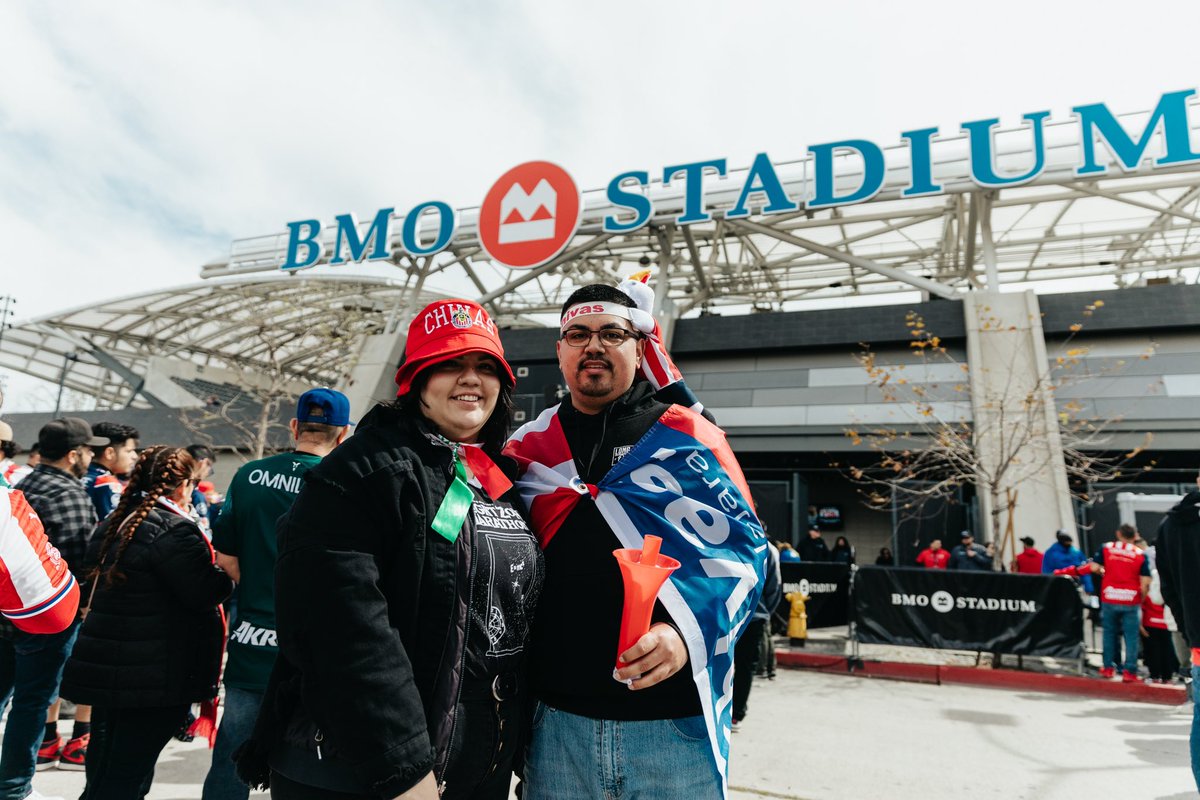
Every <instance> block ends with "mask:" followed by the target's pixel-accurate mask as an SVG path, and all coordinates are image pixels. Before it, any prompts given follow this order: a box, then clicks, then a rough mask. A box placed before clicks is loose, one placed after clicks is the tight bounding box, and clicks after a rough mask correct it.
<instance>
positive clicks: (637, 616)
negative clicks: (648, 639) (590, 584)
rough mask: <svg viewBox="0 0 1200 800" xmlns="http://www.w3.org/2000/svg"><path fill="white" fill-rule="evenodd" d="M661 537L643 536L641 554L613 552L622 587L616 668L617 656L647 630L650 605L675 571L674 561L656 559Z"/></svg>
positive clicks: (676, 563)
mask: <svg viewBox="0 0 1200 800" xmlns="http://www.w3.org/2000/svg"><path fill="white" fill-rule="evenodd" d="M661 546H662V537H659V536H646V538H645V540H644V541H643V542H642V549H641V550H634V549H632V548H630V549H624V550H613V555H614V556H615V557H616V559H617V566H619V567H620V568H621V580H622V581H624V583H625V604H624V606H622V608H621V635H620V638H619V640H618V642H617V668H618V669H620V668H621V667H622V666H623V664H622V662H621V653H624V652H625V651H626V650H628V649H629V648H631V647H633V646H634V645H635V644H637V641H638V639H641V638H642V637H643V636H645V635H646V633H647V632H648V631H649V630H650V616H651V615H652V614H653V613H654V601H655V599H656V598H657V597H658V590H659V589H661V588H662V585H663V583H665V582H666V580H667V578H669V577H671V573H672V572H674V571H675V570H677V569H679V562H678V561H676V560H675V559H673V558H671V557H669V556H664V555H659V552H658V549H659V547H661Z"/></svg>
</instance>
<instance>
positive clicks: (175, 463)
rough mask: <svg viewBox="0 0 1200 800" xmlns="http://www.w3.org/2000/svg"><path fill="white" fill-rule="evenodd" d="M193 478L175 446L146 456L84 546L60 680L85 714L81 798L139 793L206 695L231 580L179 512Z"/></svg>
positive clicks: (213, 679)
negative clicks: (77, 619) (87, 728)
mask: <svg viewBox="0 0 1200 800" xmlns="http://www.w3.org/2000/svg"><path fill="white" fill-rule="evenodd" d="M197 480H198V477H197V476H196V462H195V460H194V459H193V458H192V457H191V456H190V455H188V453H187V451H186V450H184V449H183V448H179V447H163V446H157V447H151V448H149V449H147V450H146V451H145V452H143V453H142V454H141V457H140V458H139V459H138V462H137V464H136V466H134V468H133V472H132V474H131V478H130V482H129V485H128V486H127V487H126V489H125V492H124V494H123V495H122V497H121V502H120V504H119V505H118V506H117V508H116V509H115V510H114V511H113V513H112V514H110V515H109V516H108V517H107V518H106V519H105V520H104V521H103V522H101V523H100V525H99V526H98V527H97V528H96V532H95V534H94V535H93V536H92V541H91V544H90V545H89V546H88V553H87V557H86V559H85V561H84V574H86V575H87V576H88V585H87V586H86V587H85V588H84V591H83V595H82V596H83V598H84V601H83V603H82V605H83V606H84V608H85V609H86V610H87V615H86V617H85V618H84V623H83V627H82V629H81V630H80V633H79V639H78V641H77V642H76V644H75V649H74V651H73V652H72V653H71V659H70V661H68V662H67V667H66V672H65V675H64V678H63V687H64V691H65V692H67V693H68V694H69V695H70V696H71V697H73V698H76V699H77V702H81V703H89V704H91V705H92V706H93V711H92V733H91V742H90V746H89V748H88V758H87V786H86V788H85V789H84V792H83V795H82V798H81V800H109V799H110V798H111V799H112V800H127V798H136V797H144V796H145V793H146V791H148V789H149V787H150V783H151V781H152V780H153V778H154V764H155V762H156V761H157V760H158V755H159V753H160V752H162V749H163V747H164V746H165V745H166V743H167V741H168V740H169V739H170V738H171V735H172V734H174V733H175V732H176V731H177V730H179V726H180V723H182V722H183V720H184V719H185V718H186V716H187V713H188V710H189V708H190V707H191V704H192V703H196V702H205V701H210V700H212V699H213V698H214V697H216V694H217V680H218V677H219V674H220V667H221V656H222V647H223V644H224V639H225V620H224V616H223V614H222V611H221V607H220V606H221V603H222V602H223V601H224V600H225V599H226V598H227V597H228V596H229V595H230V593H231V592H232V591H233V581H232V580H231V579H230V578H229V576H228V575H226V574H225V573H224V572H222V571H221V570H220V569H219V568H217V566H216V565H215V563H214V556H213V551H212V548H211V547H210V546H209V544H208V541H207V540H206V539H205V538H204V535H203V534H202V533H201V532H200V529H199V527H197V526H196V523H195V522H193V521H192V519H191V517H190V516H189V515H188V512H187V503H188V499H189V498H190V497H191V492H192V489H193V488H194V486H195V483H196V481H197Z"/></svg>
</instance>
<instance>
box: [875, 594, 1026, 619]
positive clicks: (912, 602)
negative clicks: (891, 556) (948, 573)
mask: <svg viewBox="0 0 1200 800" xmlns="http://www.w3.org/2000/svg"><path fill="white" fill-rule="evenodd" d="M892 605H894V606H916V607H919V608H925V607H926V606H928V607H929V608H932V609H933V610H934V611H937V612H938V613H940V614H945V613H946V612H948V611H951V610H953V609H956V608H957V609H964V608H965V609H971V610H972V611H1020V612H1028V613H1035V612H1036V611H1037V610H1038V604H1037V601H1036V600H1026V599H1023V598H1018V597H955V596H954V595H952V594H950V593H949V592H945V591H937V592H934V593H933V594H931V595H926V594H901V593H900V592H892Z"/></svg>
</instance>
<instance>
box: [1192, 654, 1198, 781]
mask: <svg viewBox="0 0 1200 800" xmlns="http://www.w3.org/2000/svg"><path fill="white" fill-rule="evenodd" d="M1191 747H1192V778H1193V779H1194V780H1195V781H1196V789H1197V790H1200V667H1197V666H1194V665H1193V666H1192V738H1191Z"/></svg>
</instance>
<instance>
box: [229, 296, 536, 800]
mask: <svg viewBox="0 0 1200 800" xmlns="http://www.w3.org/2000/svg"><path fill="white" fill-rule="evenodd" d="M396 384H397V386H398V387H399V391H398V392H397V398H396V400H395V402H393V403H390V404H386V405H384V404H381V405H377V406H376V407H375V408H374V409H372V410H371V411H370V413H368V414H367V415H366V416H365V417H364V418H363V419H362V420H361V421H360V423H359V425H358V428H357V430H356V432H355V434H354V436H352V437H351V438H350V439H348V440H347V441H346V442H345V443H344V444H342V445H340V446H339V447H338V448H337V449H336V450H334V451H333V453H331V454H330V455H328V456H326V458H325V459H324V460H323V461H322V462H321V463H320V465H318V466H316V467H314V468H313V469H312V470H311V471H310V472H309V473H308V474H307V476H306V480H305V486H304V488H303V489H302V490H301V492H300V495H299V496H298V497H297V499H296V502H295V504H294V505H293V506H292V509H291V511H289V512H288V514H287V515H285V516H284V517H283V518H282V519H281V520H280V522H279V529H278V534H279V562H278V566H277V570H276V613H277V633H278V642H279V660H278V661H277V663H276V667H275V671H274V673H273V674H272V676H271V683H270V685H269V686H268V688H267V695H266V697H265V699H264V702H263V706H262V711H261V713H260V714H259V718H258V723H257V726H256V730H255V734H254V736H253V738H252V739H251V740H250V741H249V742H248V743H247V744H246V745H245V746H243V748H242V749H241V751H240V753H239V759H238V768H239V774H241V776H242V778H243V779H244V780H246V781H247V783H250V784H251V785H256V786H261V785H265V784H268V783H269V785H270V789H271V794H272V797H274V798H277V799H282V800H288V799H289V798H360V797H361V798H368V797H371V798H393V797H397V796H400V797H405V798H409V797H411V798H430V799H431V800H433V799H436V798H437V797H438V796H439V792H440V793H441V797H442V798H444V800H455V799H456V798H479V799H482V800H490V798H496V799H497V800H502V798H507V797H508V791H509V784H510V781H511V776H512V762H513V757H514V755H515V753H516V752H517V750H518V748H519V746H520V744H521V742H522V741H523V728H524V720H523V719H522V713H521V707H522V703H521V696H522V694H523V686H522V683H523V682H522V680H521V674H522V669H521V665H522V659H523V651H524V648H525V643H526V640H527V637H528V632H529V626H530V621H531V617H532V613H533V609H534V607H535V606H536V603H537V596H538V593H539V592H540V590H541V585H542V569H543V567H542V556H541V553H540V552H539V550H538V547H537V542H536V540H535V538H534V537H533V535H532V534H531V533H530V531H529V528H528V527H527V526H526V524H525V522H524V520H523V519H522V518H521V515H520V513H518V511H517V509H516V507H515V506H514V501H515V500H516V496H515V492H514V491H513V490H512V482H511V478H510V476H511V475H512V474H513V468H512V464H511V462H510V461H509V460H508V459H507V458H505V457H503V456H501V455H500V448H501V447H502V446H503V444H504V439H505V437H506V436H507V435H508V426H509V421H510V419H511V409H512V402H511V397H512V388H513V384H514V379H513V374H512V370H511V369H510V368H509V366H508V363H507V362H506V361H505V360H504V348H503V347H502V346H501V344H500V338H499V335H498V333H497V331H496V325H495V323H494V322H493V321H492V319H491V317H490V316H489V315H488V313H487V311H485V310H484V309H483V308H482V307H480V306H479V305H478V304H477V303H473V302H471V301H469V300H439V301H437V302H435V303H431V304H430V305H428V306H426V307H425V308H424V309H422V310H421V311H420V312H418V313H417V315H416V318H415V319H413V321H412V324H411V325H410V326H409V328H408V340H407V342H406V346H405V360H404V363H403V365H402V366H401V367H400V370H399V371H398V372H397V373H396Z"/></svg>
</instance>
